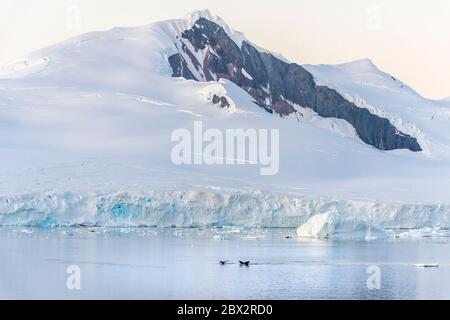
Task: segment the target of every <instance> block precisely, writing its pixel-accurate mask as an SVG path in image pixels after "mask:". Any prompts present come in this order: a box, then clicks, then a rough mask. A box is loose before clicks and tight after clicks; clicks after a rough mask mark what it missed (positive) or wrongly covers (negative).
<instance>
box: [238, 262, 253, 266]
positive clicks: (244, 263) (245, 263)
mask: <svg viewBox="0 0 450 320" xmlns="http://www.w3.org/2000/svg"><path fill="white" fill-rule="evenodd" d="M239 265H240V266H241V267H249V266H250V261H239Z"/></svg>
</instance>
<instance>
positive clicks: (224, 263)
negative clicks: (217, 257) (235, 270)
mask: <svg viewBox="0 0 450 320" xmlns="http://www.w3.org/2000/svg"><path fill="white" fill-rule="evenodd" d="M228 261H229V260H225V261H219V263H220V264H221V265H222V266H224V265H226V264H227V263H228Z"/></svg>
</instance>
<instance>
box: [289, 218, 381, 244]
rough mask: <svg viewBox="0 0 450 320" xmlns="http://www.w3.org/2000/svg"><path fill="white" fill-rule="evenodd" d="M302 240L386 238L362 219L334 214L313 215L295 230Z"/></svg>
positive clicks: (379, 229)
mask: <svg viewBox="0 0 450 320" xmlns="http://www.w3.org/2000/svg"><path fill="white" fill-rule="evenodd" d="M297 234H298V236H299V237H302V238H323V239H340V240H343V239H348V240H375V239H383V238H386V237H387V235H386V233H385V232H384V230H383V229H382V228H381V227H378V226H373V225H372V224H371V223H369V222H367V221H366V220H364V219H361V218H356V217H351V216H344V215H339V214H335V213H324V214H319V215H315V216H313V217H312V218H310V219H309V220H308V221H307V222H306V223H305V224H303V225H302V226H300V227H299V228H298V229H297Z"/></svg>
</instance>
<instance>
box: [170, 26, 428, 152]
mask: <svg viewBox="0 0 450 320" xmlns="http://www.w3.org/2000/svg"><path fill="white" fill-rule="evenodd" d="M180 40H181V41H180V42H181V50H182V52H183V53H184V55H183V54H182V52H180V53H178V54H175V55H173V56H171V57H170V58H169V63H170V65H171V67H172V70H173V76H174V77H185V78H186V79H193V80H197V81H215V80H218V79H220V78H224V79H227V80H230V81H232V82H234V83H235V84H236V85H238V86H239V87H241V88H242V89H243V90H245V91H247V92H248V93H249V94H250V95H251V96H252V97H253V98H254V99H255V102H256V103H257V104H258V105H259V106H261V107H262V108H264V109H265V110H267V111H268V112H270V113H277V114H280V115H282V116H286V115H289V114H291V113H294V112H296V109H295V107H294V106H295V105H298V106H302V107H305V108H310V109H312V110H314V111H315V112H316V113H317V114H319V115H320V116H322V117H324V118H338V119H343V120H345V121H347V122H349V123H350V124H351V125H352V126H353V127H354V128H355V130H356V132H357V134H358V135H359V137H360V138H361V140H363V141H364V142H366V143H367V144H370V145H372V146H374V147H376V148H378V149H381V150H395V149H409V150H411V151H421V147H420V145H419V144H418V142H417V140H416V139H415V138H414V137H411V136H409V135H407V134H404V133H402V132H399V131H398V130H397V129H396V128H395V127H394V125H392V124H391V122H390V121H389V120H388V119H385V118H382V117H379V116H377V115H374V114H372V113H371V112H369V110H367V109H365V108H359V107H358V106H356V105H355V104H353V103H352V102H350V101H348V100H346V99H345V98H344V97H342V96H341V95H340V94H339V93H338V92H337V91H335V90H333V89H330V88H328V87H325V86H318V85H317V84H316V83H315V81H314V77H313V76H312V75H311V74H310V73H309V72H308V71H306V70H305V69H304V68H303V67H302V66H300V65H298V64H295V63H287V62H284V61H282V60H280V59H278V58H277V57H275V56H273V55H272V54H269V53H265V52H261V51H259V50H258V49H256V48H255V47H254V46H252V45H251V44H250V43H248V42H245V41H244V42H243V44H242V47H241V48H239V47H238V45H237V44H236V43H235V42H234V41H233V40H232V39H231V38H230V37H229V36H228V34H227V33H226V32H225V30H224V29H223V28H222V27H221V26H219V25H218V24H216V23H214V22H211V21H209V20H207V19H205V18H200V19H199V20H198V21H197V22H196V23H195V25H194V26H193V27H192V28H191V29H189V30H186V31H185V32H183V33H182V35H181V39H180ZM183 41H189V42H190V43H191V44H192V46H193V47H194V48H195V50H196V51H198V50H206V54H205V55H204V61H202V64H201V63H200V62H199V61H197V59H196V58H195V56H194V54H193V53H192V52H190V51H189V49H188V48H187V47H186V45H185V44H184V43H183ZM183 56H185V57H187V58H189V59H191V62H192V64H193V65H194V67H195V68H196V69H197V71H198V72H199V74H202V75H203V76H204V77H203V79H197V78H196V77H195V76H194V74H193V72H192V71H191V70H189V67H188V64H187V63H186V61H185V58H183ZM244 70H245V71H244ZM214 98H215V99H216V100H217V99H221V98H220V97H214ZM225 100H226V99H225ZM213 102H214V101H213ZM217 103H219V101H218V100H217ZM227 103H228V102H227ZM221 105H222V107H223V105H225V103H224V102H223V101H221Z"/></svg>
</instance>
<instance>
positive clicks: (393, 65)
mask: <svg viewBox="0 0 450 320" xmlns="http://www.w3.org/2000/svg"><path fill="white" fill-rule="evenodd" d="M204 8H208V9H210V10H211V11H212V12H214V13H215V14H217V15H219V16H221V17H222V18H224V19H225V21H227V22H228V23H229V24H230V25H231V26H232V27H233V28H234V29H236V30H239V31H242V32H244V33H245V34H246V36H247V38H248V39H249V40H251V41H252V42H253V43H255V44H257V45H259V46H261V47H265V48H267V49H270V50H272V51H275V52H280V53H281V54H283V55H284V56H285V57H286V58H288V59H289V60H291V61H292V62H297V63H300V64H309V63H311V64H319V63H326V64H335V63H343V62H348V61H351V60H356V59H361V58H371V59H372V60H373V61H374V63H375V64H376V65H378V67H380V68H381V69H382V70H384V71H386V72H388V73H390V74H393V75H394V76H396V77H398V78H399V79H401V80H402V81H404V82H406V83H407V84H409V85H411V86H412V87H413V88H415V89H416V90H417V91H419V92H420V93H421V94H423V95H424V96H426V97H429V98H434V99H441V98H444V97H448V96H450V0H427V1H424V0H395V1H392V0H340V1H336V0H295V1H294V0H276V1H275V0H270V1H264V0H221V1H213V0H163V1H151V0H150V1H149V0H0V64H5V63H8V62H11V61H13V60H16V59H18V58H21V57H23V56H24V55H26V54H27V53H29V52H31V51H33V50H36V49H39V48H42V47H45V46H47V45H50V44H53V43H56V42H59V41H62V40H64V39H66V38H69V37H71V36H75V35H77V34H80V33H85V32H89V31H96V30H106V29H110V28H112V27H116V26H123V27H126V26H138V25H145V24H148V23H151V22H153V21H158V20H165V19H171V18H179V17H182V16H184V15H185V14H186V13H188V12H190V11H192V10H196V9H204ZM78 11H79V12H80V19H79V22H80V23H79V24H78V23H77V21H78V20H77V19H75V20H74V16H76V14H77V12H78Z"/></svg>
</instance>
